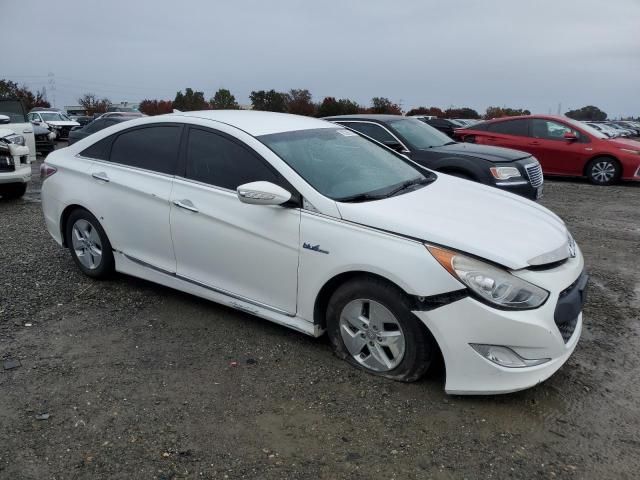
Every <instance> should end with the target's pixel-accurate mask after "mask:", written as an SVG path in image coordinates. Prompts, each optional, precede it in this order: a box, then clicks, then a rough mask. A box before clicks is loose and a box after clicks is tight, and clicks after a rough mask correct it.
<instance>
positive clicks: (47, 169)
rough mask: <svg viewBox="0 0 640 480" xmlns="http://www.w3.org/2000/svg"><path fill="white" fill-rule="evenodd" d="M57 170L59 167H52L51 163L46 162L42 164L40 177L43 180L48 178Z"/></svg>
mask: <svg viewBox="0 0 640 480" xmlns="http://www.w3.org/2000/svg"><path fill="white" fill-rule="evenodd" d="M57 171H58V169H57V168H55V167H52V166H51V165H47V164H46V163H43V164H42V165H40V178H41V179H42V180H46V179H47V178H49V177H50V176H51V175H53V174H54V173H56V172H57Z"/></svg>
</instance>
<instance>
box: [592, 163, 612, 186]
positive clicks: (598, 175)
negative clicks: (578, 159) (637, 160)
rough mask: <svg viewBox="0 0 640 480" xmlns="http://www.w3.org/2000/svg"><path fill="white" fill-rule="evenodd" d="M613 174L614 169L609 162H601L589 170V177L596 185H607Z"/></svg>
mask: <svg viewBox="0 0 640 480" xmlns="http://www.w3.org/2000/svg"><path fill="white" fill-rule="evenodd" d="M615 174H616V167H615V165H614V164H613V163H612V162H611V161H609V160H601V161H599V162H597V163H596V164H595V165H594V166H593V168H592V169H591V177H592V178H593V179H594V180H595V181H596V182H598V183H609V182H610V181H611V180H613V177H614V176H615Z"/></svg>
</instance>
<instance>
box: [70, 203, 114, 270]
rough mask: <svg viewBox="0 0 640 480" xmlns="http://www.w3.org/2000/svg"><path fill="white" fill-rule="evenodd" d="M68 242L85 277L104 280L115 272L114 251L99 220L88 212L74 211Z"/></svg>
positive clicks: (72, 254)
mask: <svg viewBox="0 0 640 480" xmlns="http://www.w3.org/2000/svg"><path fill="white" fill-rule="evenodd" d="M65 231H66V240H67V246H68V247H69V251H70V252H71V256H72V257H73V261H74V262H75V263H76V265H77V266H78V268H79V269H80V270H81V271H82V273H84V274H85V275H87V276H89V277H92V278H97V279H104V278H108V277H109V276H111V275H112V274H113V272H114V270H115V261H114V258H113V250H112V248H111V243H110V242H109V238H107V234H106V233H105V232H104V230H103V229H102V226H101V225H100V222H98V219H97V218H96V217H94V216H93V215H91V214H90V213H89V212H87V211H86V210H81V209H78V210H74V211H73V212H72V213H71V215H69V218H68V219H67V225H66V230H65Z"/></svg>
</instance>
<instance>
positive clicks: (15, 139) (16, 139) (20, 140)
mask: <svg viewBox="0 0 640 480" xmlns="http://www.w3.org/2000/svg"><path fill="white" fill-rule="evenodd" d="M4 139H5V140H6V141H7V142H9V143H13V144H14V145H21V146H23V147H24V145H25V139H24V137H23V136H22V135H9V136H8V137H4Z"/></svg>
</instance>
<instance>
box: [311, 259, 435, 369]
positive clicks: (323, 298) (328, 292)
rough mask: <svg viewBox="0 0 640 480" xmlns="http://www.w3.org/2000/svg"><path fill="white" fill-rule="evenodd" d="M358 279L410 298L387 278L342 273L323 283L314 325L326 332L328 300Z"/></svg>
mask: <svg viewBox="0 0 640 480" xmlns="http://www.w3.org/2000/svg"><path fill="white" fill-rule="evenodd" d="M358 278H362V279H375V280H378V281H381V282H384V283H386V284H387V285H389V286H391V287H393V288H395V289H396V290H397V291H398V293H399V294H401V295H405V296H407V297H410V296H411V295H410V294H409V293H407V292H406V291H405V290H404V289H403V288H402V287H400V286H399V285H398V284H397V283H395V282H393V281H391V280H389V279H388V278H385V277H383V276H382V275H378V274H376V273H371V272H367V271H362V270H357V271H351V272H342V273H339V274H337V275H335V276H334V277H332V278H331V279H329V280H328V281H327V282H325V284H324V285H323V286H322V288H321V289H320V291H319V292H318V295H317V296H316V300H315V302H314V306H313V323H314V324H315V325H318V326H319V327H320V328H322V329H323V330H326V328H327V308H328V307H329V300H330V299H331V297H332V296H333V294H334V293H335V291H336V290H338V288H340V287H341V286H342V285H344V284H345V283H347V282H350V281H352V280H355V279H358ZM419 323H420V325H421V326H422V328H424V329H425V330H426V331H427V332H428V334H429V335H431V336H432V337H433V334H432V333H431V331H430V330H429V328H428V327H427V326H426V325H425V324H424V323H422V322H419ZM433 338H434V344H435V346H436V348H437V350H438V351H437V352H436V353H437V355H438V356H439V357H440V358H442V351H441V350H440V346H439V345H438V342H437V341H436V340H435V337H433Z"/></svg>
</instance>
